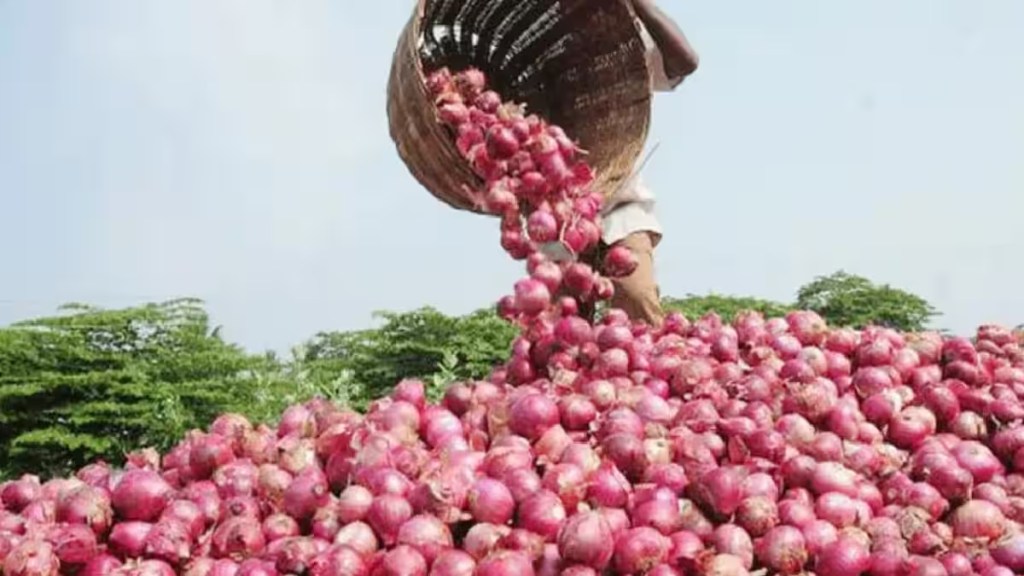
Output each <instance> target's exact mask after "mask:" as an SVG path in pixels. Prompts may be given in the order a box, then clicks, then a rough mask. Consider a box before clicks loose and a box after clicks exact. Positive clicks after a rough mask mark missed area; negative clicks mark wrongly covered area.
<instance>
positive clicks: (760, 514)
mask: <svg viewBox="0 0 1024 576" xmlns="http://www.w3.org/2000/svg"><path fill="white" fill-rule="evenodd" d="M736 523H737V524H739V525H740V526H741V527H742V528H743V529H744V530H746V531H747V533H749V534H750V535H751V536H753V537H755V538H757V537H759V536H764V535H765V534H766V533H767V532H768V531H769V530H771V529H772V528H774V527H775V525H776V524H778V523H779V510H778V507H777V506H776V504H775V501H774V500H771V499H769V498H765V497H763V496H755V497H753V498H746V499H745V500H743V501H742V502H740V505H739V507H738V508H737V509H736Z"/></svg>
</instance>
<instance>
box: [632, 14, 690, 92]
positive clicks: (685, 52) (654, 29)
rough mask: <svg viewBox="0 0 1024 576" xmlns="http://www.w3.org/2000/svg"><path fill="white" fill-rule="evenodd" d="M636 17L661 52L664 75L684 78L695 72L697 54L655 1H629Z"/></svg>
mask: <svg viewBox="0 0 1024 576" xmlns="http://www.w3.org/2000/svg"><path fill="white" fill-rule="evenodd" d="M629 1H630V2H632V4H633V8H634V10H635V11H636V15H637V17H638V18H640V21H641V22H643V24H644V27H646V28H647V31H648V32H649V33H650V34H651V38H653V39H654V42H655V43H656V44H657V45H658V49H660V50H661V54H662V59H663V60H664V62H665V75H666V76H668V77H669V78H673V79H675V78H679V79H682V78H685V77H686V76H689V75H690V74H693V72H694V71H696V70H697V66H698V64H699V63H700V60H699V58H698V57H697V52H696V51H695V50H694V49H693V47H692V46H690V42H689V41H688V40H687V39H686V36H685V35H684V34H683V31H682V30H680V29H679V26H678V25H677V24H676V23H675V21H674V20H672V18H671V17H670V16H669V15H668V14H666V13H665V12H664V11H663V10H662V9H661V8H659V7H658V6H657V5H656V4H655V0H629Z"/></svg>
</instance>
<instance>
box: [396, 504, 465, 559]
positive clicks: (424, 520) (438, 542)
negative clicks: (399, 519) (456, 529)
mask: <svg viewBox="0 0 1024 576" xmlns="http://www.w3.org/2000/svg"><path fill="white" fill-rule="evenodd" d="M396 542H397V543H398V544H399V545H403V544H404V545H406V546H411V547H412V548H414V549H415V550H416V551H417V552H419V553H420V554H421V555H422V556H423V558H424V560H426V562H427V564H428V565H429V564H432V563H433V562H434V559H435V558H437V556H438V555H439V554H440V553H441V552H442V551H443V550H445V549H447V548H451V547H452V546H453V541H452V535H451V532H449V531H448V526H446V525H445V524H444V522H441V520H439V519H438V518H436V517H434V516H430V515H424V514H420V515H418V516H413V517H412V518H410V519H409V520H408V521H406V522H405V523H404V524H402V527H401V528H399V530H398V536H397V540H396Z"/></svg>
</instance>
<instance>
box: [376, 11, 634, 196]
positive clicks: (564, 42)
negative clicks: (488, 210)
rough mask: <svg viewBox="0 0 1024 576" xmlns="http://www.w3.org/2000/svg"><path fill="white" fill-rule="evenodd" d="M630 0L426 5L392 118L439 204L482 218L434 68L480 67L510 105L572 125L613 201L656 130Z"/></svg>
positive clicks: (409, 159) (393, 94)
mask: <svg viewBox="0 0 1024 576" xmlns="http://www.w3.org/2000/svg"><path fill="white" fill-rule="evenodd" d="M644 52H645V51H644V45H643V41H642V40H641V37H640V34H639V30H638V28H637V26H636V24H635V20H634V14H633V10H632V6H631V4H629V2H626V1H624V0H561V1H558V0H418V1H417V6H416V9H415V11H414V12H413V15H412V18H411V19H410V20H409V23H408V24H407V25H406V27H405V29H404V30H403V32H402V35H401V38H400V39H399V41H398V47H397V49H396V50H395V55H394V59H393V61H392V66H391V77H390V80H389V82H388V122H389V124H390V131H391V137H392V139H393V140H394V141H395V144H396V146H397V148H398V153H399V155H400V156H401V157H402V160H403V161H404V162H405V164H406V165H407V166H408V167H409V170H410V172H412V174H413V176H415V178H416V179H417V180H418V181H419V182H420V183H421V184H423V186H425V187H426V188H427V189H428V190H429V191H430V192H431V193H432V194H433V195H434V196H436V197H437V198H439V199H440V200H443V201H444V202H446V203H447V204H449V205H451V206H453V207H454V208H457V209H460V210H468V211H478V210H477V208H475V207H474V206H473V204H472V202H471V201H470V200H469V198H468V197H467V195H466V194H465V192H464V186H469V187H470V188H471V189H477V188H479V187H480V185H481V184H482V182H481V180H480V179H479V178H478V177H477V176H476V174H475V173H474V172H473V171H472V170H471V168H470V167H469V165H468V163H467V162H465V161H464V160H463V159H462V157H461V156H460V155H459V152H458V150H457V149H456V148H455V145H454V143H453V142H452V137H451V136H450V134H449V133H448V131H447V129H446V128H445V127H444V126H443V125H441V124H440V123H439V122H438V120H437V115H436V112H435V108H434V106H433V102H432V101H431V98H430V96H429V95H428V93H427V88H426V85H425V72H424V70H427V71H430V70H434V69H437V68H440V67H441V66H448V67H450V68H451V69H452V70H453V71H458V70H461V69H463V68H466V67H469V66H475V67H477V68H479V69H481V70H483V71H484V72H485V73H486V74H487V76H488V78H489V80H490V82H491V85H492V86H493V87H494V89H495V90H497V91H498V92H499V93H500V94H501V95H502V97H503V98H505V99H511V100H515V101H517V102H521V103H525V104H526V105H527V111H528V112H533V113H536V114H539V115H541V116H542V117H543V118H545V119H546V120H548V121H549V122H552V123H554V124H557V125H559V126H561V127H562V128H564V129H565V131H566V133H567V134H569V136H570V137H572V138H574V139H575V140H577V141H578V142H579V143H580V146H581V147H582V148H584V149H585V150H587V151H588V152H589V156H588V162H589V163H590V165H591V166H592V167H593V168H594V170H595V171H596V174H597V179H596V181H595V184H594V189H595V190H597V191H600V192H601V193H603V194H605V195H607V194H610V193H611V192H613V191H615V190H616V189H617V188H618V187H619V186H621V185H622V184H623V182H624V181H625V179H626V178H628V177H629V176H630V175H631V173H632V170H633V168H634V164H635V163H636V160H637V157H638V156H639V155H640V153H641V152H642V149H643V146H644V142H645V140H646V138H647V129H648V124H649V122H650V111H651V89H650V75H649V73H648V71H647V62H646V58H645V54H644Z"/></svg>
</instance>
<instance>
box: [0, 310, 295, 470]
mask: <svg viewBox="0 0 1024 576" xmlns="http://www.w3.org/2000/svg"><path fill="white" fill-rule="evenodd" d="M63 311H64V312H65V313H64V314H61V315H59V316H54V317H50V318H41V319H36V320H30V321H26V322H21V323H19V324H16V325H14V326H11V327H8V328H4V329H0V462H3V463H4V468H5V469H6V470H7V471H8V472H9V473H19V472H23V471H33V472H37V473H40V474H44V475H50V474H60V473H66V472H67V471H69V470H71V469H73V468H75V467H77V466H80V465H82V464H84V463H86V462H89V461H91V460H94V459H97V458H102V459H106V460H108V461H113V462H117V461H120V460H121V459H122V456H123V455H124V453H126V452H128V451H130V450H134V449H137V448H141V447H143V446H153V447H156V448H158V449H166V448H167V447H169V446H170V445H171V444H173V443H174V442H176V441H177V440H179V439H180V438H181V437H182V436H183V435H184V433H185V432H186V431H187V430H188V429H190V428H192V427H195V426H196V425H197V424H199V423H208V422H210V421H211V420H212V419H213V418H214V417H215V416H216V415H217V414H219V413H222V412H225V411H229V410H230V411H241V412H251V410H249V409H250V408H257V409H258V408H260V407H261V406H260V403H259V402H258V401H257V402H251V399H252V398H253V397H254V396H256V392H258V389H259V388H260V386H265V385H266V379H265V378H263V377H262V376H261V374H263V373H265V372H269V373H273V372H274V371H275V370H276V369H275V368H273V367H272V366H271V365H269V364H268V362H267V359H266V358H262V357H252V356H249V355H247V354H246V353H245V352H243V351H242V350H241V349H240V348H239V347H237V346H234V345H231V344H227V343H225V342H223V341H222V340H221V339H220V338H219V337H218V336H216V335H215V334H214V331H211V329H210V325H209V318H208V316H207V314H206V312H205V311H204V310H203V308H202V305H201V303H200V302H199V301H196V300H175V301H171V302H166V303H162V304H150V305H146V306H141V307H136V308H128V309H124V310H102V309H98V308H92V307H88V306H82V305H72V306H67V307H65V308H64V309H63ZM271 395H272V396H278V394H276V393H274V394H271Z"/></svg>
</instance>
